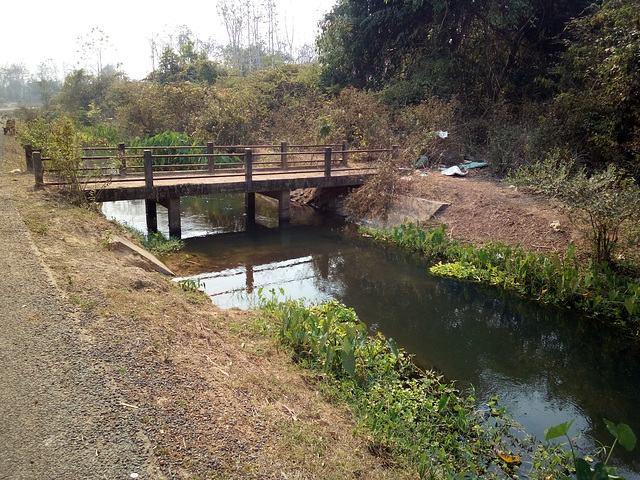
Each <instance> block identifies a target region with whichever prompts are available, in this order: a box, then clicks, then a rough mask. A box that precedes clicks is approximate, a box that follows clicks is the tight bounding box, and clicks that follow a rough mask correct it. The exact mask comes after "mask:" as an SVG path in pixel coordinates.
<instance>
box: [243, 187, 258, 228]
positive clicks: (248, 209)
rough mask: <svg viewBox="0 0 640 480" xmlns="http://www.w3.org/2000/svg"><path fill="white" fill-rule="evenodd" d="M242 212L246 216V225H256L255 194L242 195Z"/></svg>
mask: <svg viewBox="0 0 640 480" xmlns="http://www.w3.org/2000/svg"><path fill="white" fill-rule="evenodd" d="M244 211H245V213H246V215H247V225H249V224H254V223H256V194H255V193H254V192H247V193H245V194H244Z"/></svg>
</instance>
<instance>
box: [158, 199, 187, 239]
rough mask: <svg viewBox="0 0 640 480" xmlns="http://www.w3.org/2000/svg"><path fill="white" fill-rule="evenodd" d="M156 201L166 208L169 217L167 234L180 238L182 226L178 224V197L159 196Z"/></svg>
mask: <svg viewBox="0 0 640 480" xmlns="http://www.w3.org/2000/svg"><path fill="white" fill-rule="evenodd" d="M158 203H160V205H162V206H163V207H166V209H167V213H168V217H169V236H170V237H175V238H182V226H181V225H180V197H172V198H161V199H160V200H159V201H158Z"/></svg>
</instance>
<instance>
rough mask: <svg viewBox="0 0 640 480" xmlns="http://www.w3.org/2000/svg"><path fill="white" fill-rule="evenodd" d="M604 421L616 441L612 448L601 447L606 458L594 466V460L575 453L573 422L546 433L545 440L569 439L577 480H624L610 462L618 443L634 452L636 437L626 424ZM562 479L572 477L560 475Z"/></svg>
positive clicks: (560, 425)
mask: <svg viewBox="0 0 640 480" xmlns="http://www.w3.org/2000/svg"><path fill="white" fill-rule="evenodd" d="M603 420H604V422H605V424H606V426H607V430H609V433H611V435H613V437H614V439H615V440H614V442H613V444H612V445H611V446H604V445H602V446H601V448H600V450H601V452H602V454H603V455H606V458H605V460H604V461H602V462H596V463H595V464H593V466H592V463H593V460H592V459H591V458H590V457H584V458H583V457H580V456H578V455H577V454H576V452H575V449H574V447H573V441H572V439H571V438H570V437H569V429H570V428H571V425H572V424H573V420H571V421H568V422H564V423H561V424H559V425H556V426H554V427H551V428H549V429H548V430H545V432H544V435H545V439H546V440H547V441H550V440H553V439H555V438H558V437H562V436H564V437H567V440H568V443H567V444H568V445H569V448H570V450H571V459H572V460H573V469H574V472H575V474H576V478H577V480H601V479H602V480H608V479H619V480H624V479H623V477H620V476H618V475H617V469H616V468H615V467H612V466H609V460H610V458H611V454H612V453H613V450H614V448H615V446H616V444H618V443H619V444H620V445H622V446H623V447H624V448H626V449H627V450H628V451H632V450H633V449H634V448H635V446H636V436H635V434H634V433H633V430H632V429H631V427H629V425H627V424H625V423H620V424H618V425H616V424H615V423H614V422H612V421H610V420H607V419H606V418H605V419H603ZM607 452H608V453H607ZM560 478H562V479H570V478H571V477H570V476H569V475H566V474H560Z"/></svg>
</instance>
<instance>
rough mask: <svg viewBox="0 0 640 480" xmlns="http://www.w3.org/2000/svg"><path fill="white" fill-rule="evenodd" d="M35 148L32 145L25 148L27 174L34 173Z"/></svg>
mask: <svg viewBox="0 0 640 480" xmlns="http://www.w3.org/2000/svg"><path fill="white" fill-rule="evenodd" d="M32 155H33V147H32V146H31V145H25V146H24V156H25V159H26V162H27V172H33V158H32Z"/></svg>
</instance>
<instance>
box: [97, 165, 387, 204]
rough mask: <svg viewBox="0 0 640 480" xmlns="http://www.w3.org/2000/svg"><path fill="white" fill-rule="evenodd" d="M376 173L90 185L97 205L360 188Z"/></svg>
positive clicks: (191, 176)
mask: <svg viewBox="0 0 640 480" xmlns="http://www.w3.org/2000/svg"><path fill="white" fill-rule="evenodd" d="M374 173H375V170H374V169H372V168H334V169H332V170H331V176H329V177H328V176H326V175H325V172H324V171H323V170H317V171H309V170H308V169H307V170H304V171H296V170H293V169H290V170H280V169H278V170H275V169H273V170H254V171H253V175H252V177H251V179H250V181H249V182H247V178H246V176H245V173H244V171H241V170H234V171H233V172H225V171H216V172H215V173H208V172H206V171H179V172H154V174H153V189H152V190H151V191H150V190H149V189H148V188H147V185H146V182H145V177H144V175H143V174H140V175H131V174H128V175H126V176H124V177H120V176H114V177H113V178H112V179H111V181H109V182H108V183H101V182H96V183H89V184H88V185H87V189H88V190H92V191H94V192H95V195H96V200H98V201H117V200H137V199H163V198H176V197H188V196H197V195H210V194H215V193H265V192H274V191H283V190H296V189H298V188H319V187H343V186H358V185H362V183H363V182H364V181H365V180H366V179H367V178H369V177H371V176H372V175H373V174H374Z"/></svg>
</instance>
